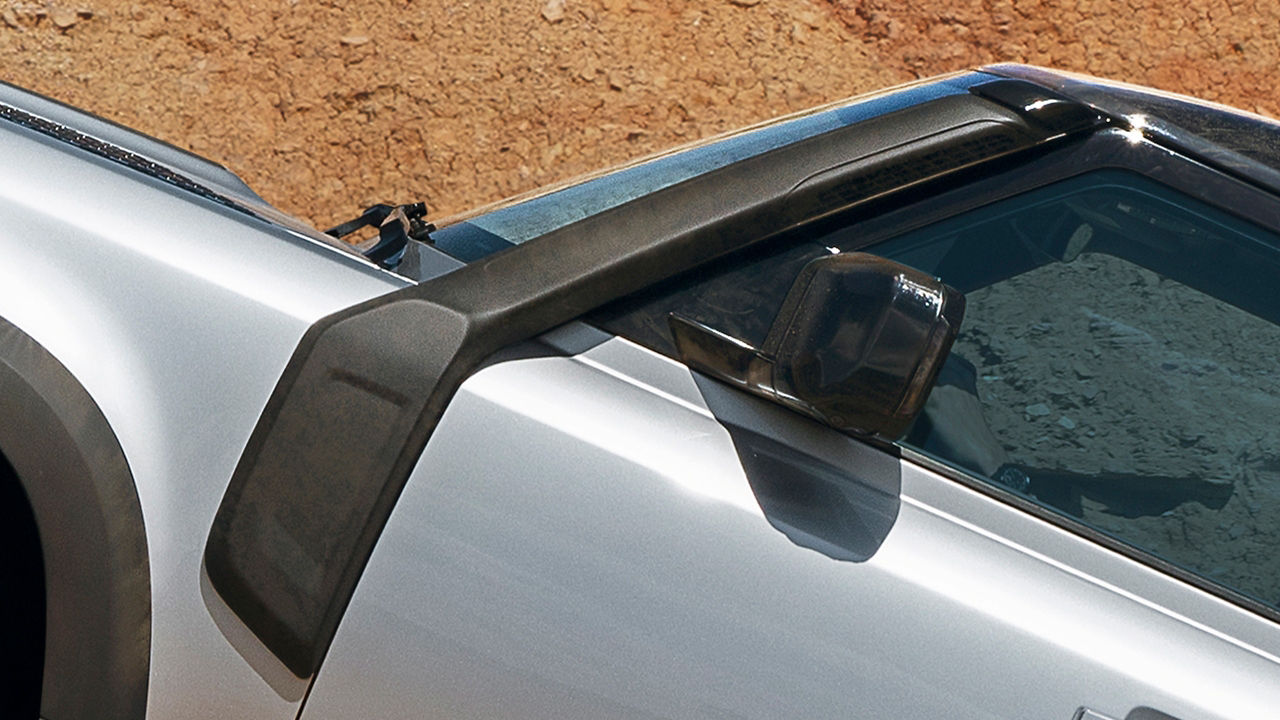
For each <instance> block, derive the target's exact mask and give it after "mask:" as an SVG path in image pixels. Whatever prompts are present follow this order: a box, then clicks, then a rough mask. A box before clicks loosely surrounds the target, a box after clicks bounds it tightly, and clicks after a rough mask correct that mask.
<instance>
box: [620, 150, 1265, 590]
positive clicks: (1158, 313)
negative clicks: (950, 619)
mask: <svg viewBox="0 0 1280 720" xmlns="http://www.w3.org/2000/svg"><path fill="white" fill-rule="evenodd" d="M862 242H863V241H862V231H861V230H860V228H859V226H858V225H856V224H855V225H852V226H849V227H845V228H841V229H838V230H835V231H833V232H831V233H830V234H828V235H825V236H823V237H819V238H812V239H806V240H804V241H801V242H799V243H797V244H794V245H791V246H789V247H786V248H781V249H778V248H774V249H771V250H766V251H761V252H758V253H757V254H756V255H755V256H752V257H743V258H738V259H737V260H734V261H732V262H730V263H729V264H727V265H725V266H724V267H722V268H721V270H720V271H719V272H717V273H716V274H715V275H713V276H709V277H708V276H703V277H699V278H694V279H691V280H686V281H684V282H680V283H675V284H672V285H670V286H668V287H663V288H658V289H655V290H654V291H651V292H649V293H647V294H646V295H645V296H643V297H639V298H634V299H632V300H629V301H627V302H625V303H623V304H622V305H620V306H618V307H615V308H610V309H607V310H606V311H605V312H604V313H601V314H600V315H598V316H597V318H596V320H597V322H600V323H602V324H603V325H604V326H605V327H606V328H608V329H609V330H611V331H613V332H616V333H618V334H622V335H624V336H627V337H630V338H631V339H633V340H636V341H637V342H640V343H642V344H645V345H648V346H649V347H652V348H654V349H657V350H659V351H661V352H664V353H667V354H672V355H674V349H673V348H672V347H671V341H670V337H669V335H668V334H667V329H666V316H667V314H668V313H669V312H672V311H677V312H679V313H681V314H683V315H686V316H688V317H692V318H694V319H697V320H699V321H701V322H705V323H707V324H709V325H712V326H713V327H716V328H717V329H719V330H721V331H723V332H726V333H728V334H730V335H733V336H736V337H739V338H742V339H744V340H746V341H748V342H753V343H755V342H759V341H760V340H761V339H762V337H763V333H764V331H765V330H766V329H767V328H768V324H769V322H770V321H771V320H772V318H773V316H774V315H775V314H776V312H777V309H778V307H779V305H780V303H781V299H782V296H783V295H785V293H786V291H787V289H788V287H789V286H790V282H791V279H792V278H794V277H795V274H796V272H797V271H798V269H799V268H800V267H801V266H802V265H803V264H804V263H805V262H807V261H808V260H810V259H812V258H813V257H816V256H818V255H819V254H821V253H825V252H840V251H843V250H846V249H855V248H860V247H861V245H862ZM863 249H864V250H866V251H869V252H873V253H877V254H881V255H883V256H885V257H889V258H891V259H893V260H897V261H898V262H901V263H904V264H906V265H910V266H913V267H916V268H918V269H920V270H923V271H925V272H929V273H932V274H934V275H936V276H938V277H941V278H942V279H943V280H944V281H945V282H947V283H948V284H950V285H952V286H953V287H955V288H957V289H959V290H960V291H961V292H963V293H964V294H965V296H966V300H967V310H966V313H965V319H964V323H963V325H962V327H961V332H960V336H959V338H958V339H957V340H956V343H955V346H954V347H953V349H952V353H951V356H950V358H949V359H948V361H947V363H946V366H945V367H944V369H943V371H942V373H941V376H940V377H939V380H938V383H937V384H936V386H935V387H934V389H933V391H932V393H931V395H930V397H929V401H928V404H927V406H926V409H925V412H924V413H923V414H922V416H921V417H920V419H919V420H918V421H917V423H916V425H915V426H914V427H913V428H912V429H911V430H910V431H909V433H908V435H907V437H906V438H905V439H904V440H903V444H904V445H907V446H910V447H913V448H915V449H917V450H919V451H921V452H923V453H925V454H928V455H931V456H933V457H934V458H936V459H938V460H940V461H942V462H944V463H947V464H950V465H952V466H954V467H957V468H958V469H960V470H962V471H964V472H966V473H968V474H970V475H973V476H975V477H977V478H979V479H982V480H984V481H987V482H991V483H994V484H998V485H1001V486H1003V487H1005V488H1007V489H1009V490H1012V491H1014V492H1016V493H1019V494H1022V495H1024V496H1025V497H1027V498H1029V499H1031V500H1033V501H1035V502H1037V503H1039V504H1041V505H1043V506H1045V507H1047V508H1050V509H1052V510H1054V511H1056V512H1058V513H1061V514H1063V515H1067V516H1070V517H1073V518H1075V519H1078V520H1080V521H1082V522H1084V523H1086V524H1088V525H1090V526H1092V527H1094V528H1096V529H1098V530H1100V531H1102V532H1104V533H1108V534H1110V535H1112V536H1114V537H1116V538H1118V539H1120V540H1123V541H1125V542H1127V543H1129V544H1132V545H1135V546H1137V547H1140V548H1142V549H1144V550H1146V551H1148V552H1150V553H1152V554H1154V555H1156V556H1158V557H1160V558H1162V559H1163V560H1165V561H1168V562H1170V563H1173V564H1175V565H1178V566H1181V567H1183V568H1185V569H1187V570H1189V571H1191V572H1194V573H1197V574H1199V575H1201V576H1204V577H1206V578H1208V579H1211V580H1213V581H1215V582H1217V583H1219V584H1221V585H1224V586H1226V587H1229V588H1231V589H1232V590H1235V591H1237V592H1239V593H1242V594H1244V595H1247V596H1250V597H1252V598H1254V599H1256V600H1258V601H1260V602H1262V603H1265V604H1267V605H1270V606H1272V607H1277V608H1280V554H1277V553H1275V552H1274V551H1273V550H1272V548H1274V546H1275V542H1276V541H1277V537H1276V536H1277V535H1280V426H1278V425H1277V423H1276V418H1280V373H1278V372H1277V370H1276V368H1277V364H1278V362H1280V290H1278V289H1280V237H1277V236H1276V235H1275V234H1273V233H1271V232H1268V231H1266V230H1263V229H1261V228H1259V227H1257V226H1254V225H1252V224H1249V223H1247V222H1244V221H1242V220H1240V219H1238V218H1236V217H1235V216H1233V215H1231V214H1229V213H1227V212H1224V211H1222V210H1220V209H1217V208H1214V207H1212V206H1209V205H1206V204H1204V203H1201V202H1199V201H1197V200H1195V199H1193V198H1191V197H1188V196H1186V195H1183V194H1181V193H1178V192H1176V191H1174V190H1171V189H1169V188H1167V187H1164V186H1162V185H1159V184H1157V183H1154V182H1152V181H1150V180H1148V179H1146V178H1144V177H1142V176H1141V175H1138V174H1136V173H1130V172H1127V171H1121V170H1099V171H1094V172H1090V173H1086V174H1084V175H1080V176H1077V177H1074V178H1071V179H1069V180H1064V181H1061V182H1058V183H1055V184H1053V185H1049V186H1046V187H1042V188H1040V189H1037V190H1034V191H1031V192H1027V193H1024V194H1021V195H1017V196H1014V197H1011V198H1007V199H1004V200H1001V201H998V202H995V203H992V204H989V205H987V206H984V207H981V208H979V209H976V210H971V211H969V212H966V213H963V214H961V215H957V216H954V217H952V218H950V219H947V220H944V221H942V222H938V223H935V224H933V225H928V226H925V227H923V228H920V229H917V230H914V231H911V232H909V233H906V234H904V235H900V236H898V237H895V238H891V239H889V240H886V241H883V242H879V243H877V244H875V245H873V246H871V247H869V248H863Z"/></svg>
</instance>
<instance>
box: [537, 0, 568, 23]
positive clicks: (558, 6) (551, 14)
mask: <svg viewBox="0 0 1280 720" xmlns="http://www.w3.org/2000/svg"><path fill="white" fill-rule="evenodd" d="M564 3H565V0H547V4H546V5H543V6H542V18H543V19H544V20H546V21H547V22H549V23H558V22H560V21H561V20H563V19H564Z"/></svg>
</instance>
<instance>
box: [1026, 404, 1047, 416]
mask: <svg viewBox="0 0 1280 720" xmlns="http://www.w3.org/2000/svg"><path fill="white" fill-rule="evenodd" d="M1026 411H1027V414H1028V415H1030V416H1031V417H1044V416H1045V415H1048V414H1049V413H1051V412H1053V411H1052V410H1050V409H1049V406H1048V405H1045V404H1044V403H1036V404H1034V405H1028V406H1027V408H1026Z"/></svg>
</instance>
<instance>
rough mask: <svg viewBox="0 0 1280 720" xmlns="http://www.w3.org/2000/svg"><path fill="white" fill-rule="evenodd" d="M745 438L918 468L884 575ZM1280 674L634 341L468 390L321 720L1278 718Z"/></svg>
mask: <svg viewBox="0 0 1280 720" xmlns="http://www.w3.org/2000/svg"><path fill="white" fill-rule="evenodd" d="M561 332H562V333H567V334H569V335H572V334H574V333H573V332H570V331H561ZM577 332H581V331H577ZM549 341H550V342H553V343H554V342H557V338H556V337H552V338H550V340H549ZM565 347H569V345H565ZM711 406H714V407H716V408H717V409H716V411H715V412H712V410H711V409H710V407H711ZM726 422H727V423H730V424H734V425H738V426H746V427H750V428H752V429H754V430H756V431H757V432H760V433H762V434H765V435H768V436H772V437H773V438H775V439H778V440H781V441H783V442H785V443H787V444H790V445H792V446H793V447H797V448H800V449H802V451H803V452H804V453H805V454H808V455H809V456H811V457H814V458H817V459H820V460H823V461H825V462H828V463H831V464H833V465H837V466H841V467H848V468H853V469H855V470H854V472H855V473H857V472H859V469H861V468H877V469H875V470H872V471H871V475H872V476H882V475H883V468H884V466H885V463H886V460H887V461H888V462H889V463H890V464H891V467H893V468H895V469H896V468H899V467H900V473H901V475H900V478H899V479H900V486H901V508H900V511H899V513H898V517H897V519H896V521H895V522H894V524H893V527H892V529H891V530H890V531H889V533H888V535H887V537H886V538H885V540H884V543H883V545H882V546H881V547H880V549H879V551H878V552H876V553H875V554H874V555H873V556H872V557H871V558H870V560H868V561H867V562H864V563H856V562H848V561H840V560H835V559H832V558H830V557H828V556H826V555H824V554H822V553H820V552H816V551H814V550H811V549H807V548H805V547H800V546H799V545H797V544H795V543H793V542H791V540H789V539H788V537H786V536H785V535H784V534H783V533H781V532H780V531H779V530H778V529H777V528H776V527H775V526H774V525H772V524H771V523H770V522H769V520H768V519H766V517H765V514H764V513H763V512H762V510H761V507H760V505H759V504H757V502H756V499H755V497H754V495H753V492H752V487H751V485H750V484H749V483H748V481H747V478H746V477H745V475H744V471H743V468H742V463H741V461H740V459H739V455H738V453H737V451H735V448H734V443H733V440H732V438H731V437H730V434H729V432H728V431H727V430H726V429H725V425H724V423H726ZM868 481H869V482H875V483H882V484H883V482H884V478H883V477H872V478H871V479H870V480H868ZM993 528H998V529H999V530H998V531H995V530H993ZM1278 654H1280V630H1278V629H1277V628H1276V627H1274V626H1273V625H1272V624H1271V623H1269V622H1266V621H1264V620H1262V619H1260V618H1257V617H1254V616H1252V615H1250V614H1248V613H1246V612H1244V611H1242V610H1239V609H1237V608H1235V607H1233V606H1230V605H1228V604H1226V603H1224V602H1222V601H1220V600H1218V599H1216V598H1213V597H1211V596H1209V595H1207V594H1206V593H1203V592H1201V591H1198V590H1196V589H1194V588H1192V587H1190V586H1186V585H1183V584H1181V583H1179V582H1177V581H1175V580H1172V579H1169V578H1167V577H1165V576H1163V575H1161V574H1159V573H1157V572H1154V571H1152V570H1150V569H1149V568H1146V567H1144V566H1142V565H1139V564H1137V563H1135V562H1133V561H1131V560H1128V559H1126V558H1123V557H1121V556H1119V555H1117V554H1114V553H1111V552H1109V551H1107V550H1104V549H1103V548H1101V547H1099V546H1097V545H1094V544H1092V543H1090V542H1088V541H1086V540H1084V539H1082V538H1079V537H1076V536H1074V535H1071V534H1069V533H1066V532H1063V531H1061V530H1059V529H1057V528H1054V527H1052V526H1050V525H1049V524H1047V523H1044V522H1041V521H1039V520H1037V519H1035V518H1032V517H1031V516H1028V515H1026V514H1024V513H1022V512H1020V511H1018V510H1016V509H1014V508H1012V507H1008V506H1006V505H1003V504H1002V503H999V502H997V501H995V500H992V499H990V498H988V497H985V496H983V495H980V494H978V493H976V492H974V491H972V490H969V489H967V488H964V487H962V486H959V485H957V484H956V483H954V482H953V481H951V480H948V479H946V478H943V477H940V476H938V475H936V474H933V473H931V472H928V471H926V470H923V469H921V468H918V467H916V466H914V465H912V464H911V463H907V462H903V463H901V464H900V465H899V464H898V462H897V461H896V460H893V459H891V458H887V456H884V455H882V453H880V451H878V450H875V449H872V448H870V447H867V446H864V445H861V444H859V443H857V442H855V441H853V440H850V439H848V438H845V437H843V436H840V435H838V434H836V433H834V432H833V431H830V430H828V429H826V428H824V427H822V426H819V425H817V424H815V423H811V422H808V421H805V420H803V419H801V418H799V417H797V416H794V415H792V414H790V413H788V412H786V411H783V410H781V409H779V408H776V407H773V406H771V405H769V404H767V403H764V402H759V401H756V400H754V399H752V398H749V397H746V396H745V395H742V394H740V393H738V392H736V391H733V390H730V389H728V388H722V387H719V386H716V385H714V384H711V383H708V382H706V381H705V380H704V381H700V382H697V381H695V378H694V376H693V375H692V374H690V373H689V372H688V371H687V370H686V369H685V368H683V367H682V366H680V365H679V364H677V363H674V362H672V361H670V360H667V359H665V358H662V357H660V356H657V355H655V354H653V353H650V352H649V351H647V350H644V349H641V348H639V347H638V346H634V345H632V344H631V343H629V342H627V341H625V340H619V339H614V340H610V341H608V342H605V343H603V344H601V345H598V346H596V347H593V348H591V349H588V350H586V351H585V352H581V353H579V354H576V355H574V356H571V357H538V358H532V359H521V360H515V361H510V362H504V363H500V364H496V365H492V366H490V367H488V368H486V369H484V370H482V371H480V372H479V373H477V374H476V375H475V376H473V377H472V378H471V379H470V380H468V381H467V382H466V383H465V384H464V385H463V387H462V391H461V392H460V393H459V395H458V396H457V397H456V399H455V400H454V401H453V404H452V405H451V406H450V408H449V410H448V411H447V413H446V414H445V416H444V420H443V422H442V423H441V425H440V427H439V429H438V431H437V433H436V434H435V436H434V437H433V438H432V440H431V442H430V443H429V445H428V447H427V450H426V452H425V453H424V454H423V456H422V458H421V460H420V461H419V464H418V466H417V469H416V470H415V471H414V474H413V475H412V476H411V478H410V481H409V484H408V485H407V487H406V489H405V491H404V494H403V495H402V496H401V499H400V501H399V504H398V505H397V507H396V509H395V511H394V513H393V515H392V517H391V520H390V522H389V523H388V525H387V527H386V529H385V530H384V533H383V535H382V539H381V540H380V542H379V545H378V546H377V548H376V550H375V552H374V555H373V557H372V559H371V561H370V563H369V565H368V567H367V568H366V571H365V574H364V576H363V579H362V581H361V585H360V586H359V588H358V590H357V592H356V595H355V597H354V598H353V601H352V603H351V606H350V607H349V609H348V611H347V613H346V615H345V617H344V620H343V624H342V626H341V627H340V628H339V632H338V635H337V638H336V639H335V642H334V645H333V647H332V649H331V651H330V653H329V656H328V659H327V661H326V664H325V665H324V667H323V668H322V670H321V672H320V674H319V676H318V678H317V680H316V683H315V686H314V688H313V690H312V693H311V695H310V697H309V700H308V702H307V705H306V708H305V710H304V713H303V717H304V718H305V719H306V720H327V719H329V718H344V717H352V716H357V715H359V716H366V717H457V718H471V717H475V718H480V717H485V718H497V717H521V718H543V717H545V718H561V717H582V718H587V717H593V718H594V717H617V718H652V717H716V718H720V717H723V718H729V717H734V718H762V719H763V718H778V717H797V718H801V717H813V718H829V717H850V716H852V717H877V718H904V719H905V718H926V717H949V718H1008V719H1009V720H1014V719H1015V718H1017V719H1025V718H1063V719H1065V718H1070V717H1072V716H1073V714H1074V713H1075V712H1076V710H1077V708H1079V707H1082V706H1087V707H1089V708H1092V709H1095V710H1097V711H1100V712H1104V713H1109V714H1113V715H1115V716H1117V717H1124V716H1125V714H1126V713H1127V712H1129V711H1130V710H1131V709H1132V708H1134V707H1137V706H1141V705H1149V706H1152V707H1155V708H1158V709H1160V710H1162V711H1164V712H1167V713H1171V714H1173V715H1174V716H1176V717H1179V718H1184V719H1187V720H1189V719H1190V718H1222V719H1223V720H1225V719H1227V718H1232V719H1234V720H1240V719H1242V718H1271V717H1274V716H1275V708H1277V707H1280V682H1277V680H1280V657H1278ZM1244 688H1248V691H1247V692H1246V691H1243V690H1242V689H1244Z"/></svg>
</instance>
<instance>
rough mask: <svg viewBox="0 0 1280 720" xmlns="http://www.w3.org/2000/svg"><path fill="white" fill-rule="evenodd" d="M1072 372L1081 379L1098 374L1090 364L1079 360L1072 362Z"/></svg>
mask: <svg viewBox="0 0 1280 720" xmlns="http://www.w3.org/2000/svg"><path fill="white" fill-rule="evenodd" d="M1071 372H1073V373H1075V374H1076V377H1078V378H1080V379H1081V380H1088V379H1089V378H1091V377H1093V376H1094V375H1097V373H1095V372H1094V371H1093V370H1092V369H1091V368H1090V367H1089V366H1088V365H1085V364H1084V363H1082V362H1080V361H1079V360H1077V361H1076V362H1073V363H1071Z"/></svg>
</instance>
